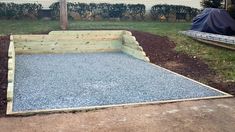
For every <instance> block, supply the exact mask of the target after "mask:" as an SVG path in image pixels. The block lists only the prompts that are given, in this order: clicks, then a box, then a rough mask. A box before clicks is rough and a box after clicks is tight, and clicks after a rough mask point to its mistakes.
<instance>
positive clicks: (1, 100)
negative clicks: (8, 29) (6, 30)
mask: <svg viewBox="0 0 235 132" xmlns="http://www.w3.org/2000/svg"><path fill="white" fill-rule="evenodd" d="M9 42H10V38H9V36H3V37H1V36H0V117H2V116H5V113H6V105H7V99H6V95H7V73H8V72H7V70H8V48H9Z"/></svg>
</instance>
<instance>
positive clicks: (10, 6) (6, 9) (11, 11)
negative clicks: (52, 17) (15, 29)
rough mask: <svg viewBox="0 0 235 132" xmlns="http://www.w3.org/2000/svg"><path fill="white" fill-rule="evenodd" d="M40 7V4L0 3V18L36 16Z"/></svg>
mask: <svg viewBox="0 0 235 132" xmlns="http://www.w3.org/2000/svg"><path fill="white" fill-rule="evenodd" d="M41 9H42V5H41V4H29V3H27V4H15V3H0V18H6V19H21V18H30V19H36V18H38V12H39V10H41Z"/></svg>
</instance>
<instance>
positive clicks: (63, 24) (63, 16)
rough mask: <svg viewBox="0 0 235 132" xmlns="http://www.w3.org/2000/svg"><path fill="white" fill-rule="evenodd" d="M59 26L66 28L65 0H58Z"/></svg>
mask: <svg viewBox="0 0 235 132" xmlns="http://www.w3.org/2000/svg"><path fill="white" fill-rule="evenodd" d="M60 27H61V29H62V30H66V29H67V27H68V13H67V1H66V0H60Z"/></svg>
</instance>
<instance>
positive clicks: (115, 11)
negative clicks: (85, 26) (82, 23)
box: [50, 2, 145, 20]
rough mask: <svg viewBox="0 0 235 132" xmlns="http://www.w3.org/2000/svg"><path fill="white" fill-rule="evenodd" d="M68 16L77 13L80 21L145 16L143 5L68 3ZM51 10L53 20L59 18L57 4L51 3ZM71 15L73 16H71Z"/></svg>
mask: <svg viewBox="0 0 235 132" xmlns="http://www.w3.org/2000/svg"><path fill="white" fill-rule="evenodd" d="M67 6H68V14H69V15H68V16H69V18H72V19H74V18H73V16H74V14H75V13H78V14H79V16H81V19H84V20H91V19H93V20H94V19H96V18H102V19H113V18H119V19H123V18H124V17H125V16H126V15H127V14H128V15H130V17H132V18H136V17H137V16H140V17H142V18H143V17H144V14H145V5H142V4H136V5H133V4H129V5H127V4H108V3H99V4H95V3H90V4H86V3H70V2H68V4H67ZM50 9H52V12H53V16H54V19H58V18H59V3H58V2H56V3H53V4H52V5H51V6H50ZM71 14H73V15H71Z"/></svg>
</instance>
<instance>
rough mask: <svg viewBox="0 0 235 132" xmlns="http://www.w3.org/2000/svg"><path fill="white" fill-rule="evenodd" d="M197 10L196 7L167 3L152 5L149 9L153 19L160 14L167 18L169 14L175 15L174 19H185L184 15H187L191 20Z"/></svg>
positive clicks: (156, 18) (157, 17)
mask: <svg viewBox="0 0 235 132" xmlns="http://www.w3.org/2000/svg"><path fill="white" fill-rule="evenodd" d="M199 12H200V11H199V10H198V9H196V8H191V7H188V6H182V5H167V4H163V5H154V6H152V8H151V10H150V13H151V16H152V18H153V19H154V20H158V19H159V18H160V17H161V16H164V17H165V18H166V19H167V20H168V19H169V17H170V16H176V19H187V18H186V16H189V19H190V20H191V19H192V18H193V17H195V16H196V15H197V14H198V13H199Z"/></svg>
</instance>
